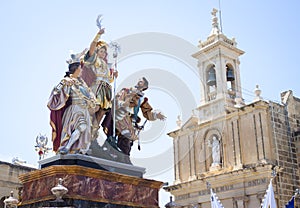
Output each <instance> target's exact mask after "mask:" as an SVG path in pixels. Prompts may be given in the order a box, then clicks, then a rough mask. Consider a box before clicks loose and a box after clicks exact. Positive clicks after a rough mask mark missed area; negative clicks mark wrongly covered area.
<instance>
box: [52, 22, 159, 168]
mask: <svg viewBox="0 0 300 208" xmlns="http://www.w3.org/2000/svg"><path fill="white" fill-rule="evenodd" d="M97 25H98V27H99V31H98V32H97V34H96V36H95V38H94V39H93V40H92V42H91V43H90V46H89V48H88V49H85V50H84V51H83V52H81V53H78V54H71V59H69V60H67V63H68V70H67V71H66V73H65V76H64V78H63V79H62V80H61V81H60V82H59V84H58V85H56V86H55V87H54V89H53V90H52V92H51V95H50V98H49V101H48V104H47V106H48V108H49V109H50V125H51V127H52V142H53V151H54V152H56V154H77V153H78V154H84V155H89V154H92V153H91V149H92V148H91V144H92V142H95V141H96V140H97V138H98V136H99V131H100V130H103V132H104V133H105V137H106V138H105V142H104V144H103V146H100V145H99V146H98V147H99V150H97V151H100V152H103V154H110V155H112V157H117V155H125V156H127V157H129V155H130V151H131V147H132V145H133V143H134V141H136V140H138V139H139V133H140V131H141V130H142V129H143V127H144V126H143V125H142V124H141V123H143V122H141V118H140V116H139V115H140V114H142V115H143V117H144V119H145V121H147V120H149V121H154V120H157V119H159V120H164V119H165V116H164V115H163V114H162V113H161V112H159V111H156V110H153V108H152V107H151V105H150V104H149V103H148V99H147V98H146V97H144V93H145V90H147V89H148V86H149V82H148V80H147V79H146V78H145V77H142V78H140V79H139V80H138V81H137V83H136V85H135V86H133V87H128V88H123V89H121V90H120V91H119V92H116V91H115V90H112V83H113V82H114V81H115V79H117V77H118V75H119V73H118V71H117V69H115V68H116V67H113V65H112V66H110V64H109V63H108V61H107V55H108V54H107V51H108V47H113V46H110V45H109V44H107V43H106V42H105V41H103V40H100V38H101V35H103V34H104V32H105V29H104V28H102V27H101V20H99V18H98V19H97ZM116 56H117V54H115V53H114V57H116ZM115 65H116V64H115ZM114 87H115V86H114ZM144 124H145V122H144ZM112 149H113V151H110V150H112ZM104 150H105V151H108V152H107V153H105V152H104ZM112 152H114V153H112ZM116 153H117V154H116ZM129 161H130V160H129ZM123 162H124V160H123ZM125 162H128V160H125ZM129 163H130V162H129Z"/></svg>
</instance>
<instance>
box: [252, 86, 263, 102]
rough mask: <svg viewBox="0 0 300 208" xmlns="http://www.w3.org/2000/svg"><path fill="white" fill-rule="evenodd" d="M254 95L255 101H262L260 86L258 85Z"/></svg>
mask: <svg viewBox="0 0 300 208" xmlns="http://www.w3.org/2000/svg"><path fill="white" fill-rule="evenodd" d="M254 94H255V98H254V100H253V101H259V100H261V99H262V97H261V96H260V95H261V90H260V89H259V86H258V85H256V87H255V89H254Z"/></svg>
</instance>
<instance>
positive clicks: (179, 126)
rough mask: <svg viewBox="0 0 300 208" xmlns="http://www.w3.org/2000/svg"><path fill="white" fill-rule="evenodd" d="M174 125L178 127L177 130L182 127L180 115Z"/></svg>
mask: <svg viewBox="0 0 300 208" xmlns="http://www.w3.org/2000/svg"><path fill="white" fill-rule="evenodd" d="M176 124H177V127H178V128H181V126H182V120H181V117H180V115H178V116H177V121H176Z"/></svg>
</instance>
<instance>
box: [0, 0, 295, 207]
mask: <svg viewBox="0 0 300 208" xmlns="http://www.w3.org/2000/svg"><path fill="white" fill-rule="evenodd" d="M214 7H215V8H218V7H219V4H218V1H217V0H206V1H204V0H190V1H179V0H177V1H173V0H164V1H161V0H152V1H141V0H140V1H138V0H128V1H122V0H109V1H108V0H107V1H102V0H101V1H100V0H94V1H70V0H63V1H62V0H51V1H50V0H48V1H38V0H36V1H33V0H26V1H21V0H19V1H17V0H10V1H4V2H2V3H1V8H0V23H1V24H0V25H1V33H0V45H1V51H0V55H1V58H2V80H1V82H0V86H1V89H2V96H1V102H0V109H1V115H2V122H1V127H0V129H1V132H2V133H1V144H2V145H1V146H0V159H1V160H6V161H10V160H11V159H12V158H13V157H16V156H17V157H19V158H20V159H22V160H26V161H27V162H28V163H31V164H36V163H37V160H38V156H37V153H36V152H35V151H34V145H35V138H36V136H37V135H38V134H39V133H42V134H46V135H47V136H48V137H50V135H51V129H50V126H49V111H48V109H47V107H46V103H47V100H48V97H49V94H50V91H51V89H52V87H53V86H54V85H56V84H57V83H58V82H59V81H60V79H61V78H62V77H63V75H64V72H65V71H66V70H67V64H66V63H65V61H66V59H68V58H69V50H74V51H78V52H79V51H81V50H82V49H84V48H86V47H88V46H89V44H90V41H91V40H92V38H93V37H94V35H95V34H96V32H97V27H96V25H95V19H96V17H97V15H98V14H103V15H104V20H103V24H104V27H105V28H106V33H105V35H104V36H103V39H105V40H107V41H111V40H120V41H121V42H124V45H121V47H122V53H123V55H122V53H121V55H120V63H119V67H118V70H119V74H120V75H119V76H120V77H119V79H118V82H117V84H120V85H121V84H122V83H123V84H124V83H126V84H127V83H130V85H133V84H134V83H135V78H136V77H137V76H139V75H141V74H140V73H142V74H143V73H145V74H147V75H148V76H150V78H152V80H151V79H150V89H149V92H147V95H148V97H149V99H150V103H151V104H153V107H154V108H159V109H160V110H162V111H163V112H164V113H165V114H166V116H167V117H168V118H167V120H166V122H162V123H159V122H158V123H156V124H154V123H149V124H147V125H148V126H147V128H146V132H145V133H144V138H146V137H147V139H145V140H144V143H143V145H142V151H141V152H138V151H136V150H133V152H132V155H133V157H134V158H136V159H137V161H138V165H139V166H145V167H147V171H148V173H147V174H148V175H147V174H146V176H147V177H149V178H154V179H156V180H161V181H168V182H169V183H170V184H172V182H173V180H174V179H173V170H172V165H173V164H172V163H173V158H172V140H171V138H169V137H168V136H166V133H168V132H170V131H172V130H174V129H175V128H176V123H175V122H176V118H177V115H182V116H183V120H184V121H186V120H187V119H188V117H189V115H190V114H191V111H192V108H191V109H183V108H184V107H185V106H186V104H187V103H185V102H186V101H185V100H186V99H183V98H182V97H179V96H181V94H180V91H181V92H183V93H184V92H189V93H190V94H189V95H191V96H190V97H192V98H189V99H191V103H194V102H195V106H194V107H196V106H197V105H198V104H199V99H200V95H199V91H200V90H199V85H200V80H199V77H197V75H196V74H195V70H197V68H196V61H195V60H192V58H191V60H186V58H185V56H188V57H189V54H187V55H184V53H185V51H186V52H187V53H189V52H191V51H192V50H193V49H195V50H196V49H197V48H196V46H197V44H198V41H199V40H205V39H206V38H207V36H208V35H209V33H210V30H211V14H210V12H211V11H212V8H214ZM299 7H300V3H299V2H298V1H296V0H287V1H274V0H273V1H271V0H265V1H261V0H244V1H233V0H222V1H221V9H222V28H223V33H224V34H225V35H226V36H227V37H229V38H233V37H235V38H236V41H237V43H238V47H239V48H240V49H242V50H244V51H245V52H246V53H245V54H244V55H243V56H241V58H240V61H241V65H240V71H241V79H242V89H243V93H244V94H243V95H244V98H245V101H246V102H250V101H251V99H253V97H251V96H252V92H253V89H254V88H255V85H256V84H259V85H260V88H261V90H262V96H263V98H264V99H267V100H273V101H278V100H280V96H279V95H280V92H282V91H285V90H293V91H294V95H296V96H298V95H299V96H300V86H299V81H298V80H299V79H298V77H299V74H300V73H299V63H298V62H299V60H300V53H299V48H300V38H299V37H300V27H299V20H300V18H299ZM145 32H147V34H145ZM149 32H150V35H149V34H148V33H149ZM152 32H155V34H156V35H157V36H155V37H156V38H158V40H160V39H159V38H162V40H160V41H163V42H159V41H158V45H159V46H158V47H156V48H155V50H154V51H153V50H150V51H143V44H142V45H141V44H139V43H140V42H139V41H138V40H137V38H141V39H142V40H143V38H145V39H146V40H147V41H149V37H150V41H149V42H150V43H151V41H152V40H154V39H151V35H153V33H152ZM135 35H137V36H135ZM147 38H148V39H147ZM130 40H131V41H132V42H130ZM135 40H136V41H135ZM155 40H156V39H155ZM167 40H168V41H167ZM177 40H178V42H177ZM164 42H167V43H168V46H165V44H164ZM156 43H157V41H156ZM177 43H178V44H177ZM181 44H183V45H185V46H187V47H188V48H189V49H191V51H189V50H182V47H179V46H181ZM193 47H194V48H193ZM128 48H130V49H132V50H133V51H134V50H135V48H138V49H137V51H135V53H132V54H130V52H128ZM166 48H167V49H166ZM165 50H166V51H167V52H166V51H165ZM124 52H125V54H124ZM192 52H193V51H192ZM194 52H196V51H194ZM176 54H177V55H176ZM189 61H190V62H189ZM193 61H194V62H193ZM186 62H188V63H186ZM193 64H194V65H193ZM191 65H192V66H191ZM151 72H153V73H156V76H153V77H151V76H152V74H151ZM148 73H150V74H148ZM132 77H133V78H134V79H133V78H132ZM200 79H201V78H200ZM162 80H163V81H162ZM174 81H176V83H174ZM151 83H152V84H153V85H151ZM178 83H179V84H178ZM177 84H178V85H177ZM126 86H128V85H126ZM180 86H181V87H180ZM151 87H152V88H151ZM176 87H178V89H177V88H176ZM178 92H179V94H178ZM155 125H158V127H156V126H155ZM151 128H154V130H151ZM147 132H148V134H147ZM151 132H154V133H151ZM149 158H151V159H150V160H148V159H149ZM157 158H161V161H159V162H157ZM152 159H153V161H152ZM143 161H144V163H143ZM151 161H152V162H151ZM149 163H152V164H154V163H155V164H154V165H151V164H150V165H149ZM161 198H162V199H161V206H162V205H163V204H165V203H167V201H168V198H166V197H165V194H162V197H161Z"/></svg>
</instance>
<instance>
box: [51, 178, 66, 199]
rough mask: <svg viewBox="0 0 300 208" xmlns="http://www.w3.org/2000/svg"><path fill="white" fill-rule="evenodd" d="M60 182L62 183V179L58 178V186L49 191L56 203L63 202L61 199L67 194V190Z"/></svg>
mask: <svg viewBox="0 0 300 208" xmlns="http://www.w3.org/2000/svg"><path fill="white" fill-rule="evenodd" d="M62 182H63V179H62V178H59V179H58V184H57V185H56V186H55V187H53V188H52V189H51V192H52V194H53V195H55V196H56V199H55V201H57V202H63V201H64V200H63V199H62V197H63V196H64V195H65V194H66V193H68V189H67V188H66V187H64V186H63V185H62Z"/></svg>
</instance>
